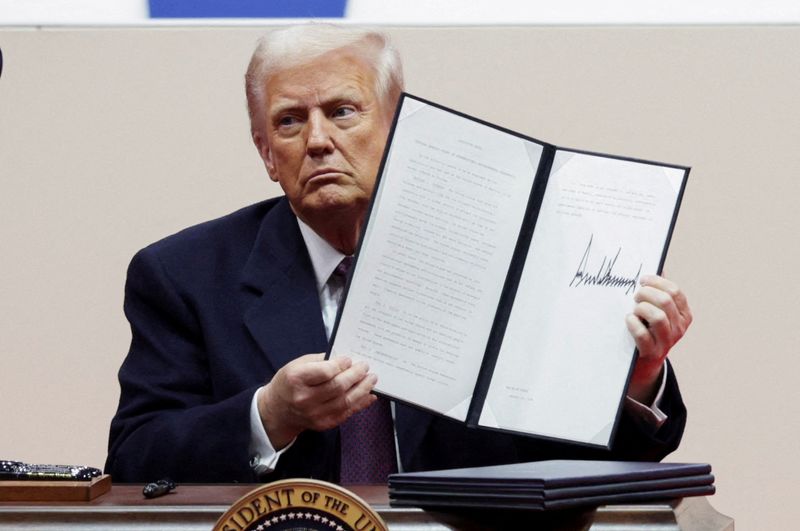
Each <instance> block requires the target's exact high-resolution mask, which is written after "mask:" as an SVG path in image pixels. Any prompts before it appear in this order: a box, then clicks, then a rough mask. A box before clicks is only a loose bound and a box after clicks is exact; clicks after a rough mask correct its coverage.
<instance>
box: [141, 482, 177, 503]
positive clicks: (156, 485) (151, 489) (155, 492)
mask: <svg viewBox="0 0 800 531" xmlns="http://www.w3.org/2000/svg"><path fill="white" fill-rule="evenodd" d="M173 490H175V483H174V482H173V481H172V480H170V479H159V480H158V481H155V482H153V483H148V484H147V485H145V486H144V488H143V489H142V494H144V497H145V498H148V499H150V498H158V497H159V496H163V495H165V494H168V493H169V492H170V491H173Z"/></svg>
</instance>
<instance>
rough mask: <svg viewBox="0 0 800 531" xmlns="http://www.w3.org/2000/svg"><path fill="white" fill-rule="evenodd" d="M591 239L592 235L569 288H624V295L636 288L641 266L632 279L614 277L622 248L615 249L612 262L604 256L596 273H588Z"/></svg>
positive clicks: (640, 265)
mask: <svg viewBox="0 0 800 531" xmlns="http://www.w3.org/2000/svg"><path fill="white" fill-rule="evenodd" d="M593 238H594V234H592V235H591V236H589V244H588V245H587V246H586V250H585V251H584V252H583V257H582V258H581V261H580V263H579V264H578V270H577V271H576V272H575V276H574V277H572V281H571V282H570V283H569V285H570V287H575V288H577V287H579V286H603V287H608V288H624V289H625V295H627V294H628V293H630V292H631V290H632V289H634V288H635V287H636V284H637V283H638V282H639V274H640V273H641V272H642V264H639V270H638V271H636V274H635V275H634V276H633V277H624V276H619V275H615V274H614V266H615V265H616V263H617V258H619V254H620V253H621V252H622V246H620V247H619V249H617V254H616V255H614V258H613V260H609V259H608V256H604V257H603V261H602V262H601V263H600V267H599V268H597V273H595V274H591V273H589V272H588V271H587V270H588V269H589V252H590V251H591V250H592V239H593Z"/></svg>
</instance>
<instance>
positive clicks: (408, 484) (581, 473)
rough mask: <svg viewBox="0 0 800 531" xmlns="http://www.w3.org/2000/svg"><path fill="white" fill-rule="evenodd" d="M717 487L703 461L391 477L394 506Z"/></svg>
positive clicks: (564, 464)
mask: <svg viewBox="0 0 800 531" xmlns="http://www.w3.org/2000/svg"><path fill="white" fill-rule="evenodd" d="M713 493H714V476H713V475H712V474H711V466H710V465H708V464H702V463H642V462H625V461H566V460H558V461H538V462H532V463H520V464H513V465H501V466H492V467H481V468H463V469H454V470H440V471H431V472H413V473H405V474H393V475H392V476H390V477H389V497H390V500H391V503H392V505H396V506H421V507H426V506H431V507H471V508H497V509H526V510H550V509H566V508H572V507H580V506H588V505H602V504H608V503H635V502H642V501H652V500H658V499H673V498H682V497H686V496H706V495H710V494H713Z"/></svg>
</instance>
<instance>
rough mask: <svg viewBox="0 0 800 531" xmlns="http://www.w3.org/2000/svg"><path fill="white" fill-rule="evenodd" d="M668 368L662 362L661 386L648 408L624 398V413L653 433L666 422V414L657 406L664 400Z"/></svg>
mask: <svg viewBox="0 0 800 531" xmlns="http://www.w3.org/2000/svg"><path fill="white" fill-rule="evenodd" d="M668 370H669V366H668V365H667V362H666V360H665V361H664V370H662V371H661V375H662V376H661V386H660V387H659V388H658V393H656V397H655V399H653V403H652V404H650V405H649V406H647V405H645V404H642V403H641V402H639V401H638V400H634V399H633V398H631V397H629V396H626V397H625V411H627V412H628V413H629V414H630V415H632V416H633V417H634V418H635V419H636V420H638V421H639V422H640V423H641V424H643V425H645V426H647V427H649V428H651V429H652V430H653V431H656V430H658V428H660V427H661V425H662V424H664V423H665V422H666V421H667V414H666V413H664V412H663V411H661V409H660V408H659V406H660V405H661V400H662V398H664V389H666V387H667V371H668Z"/></svg>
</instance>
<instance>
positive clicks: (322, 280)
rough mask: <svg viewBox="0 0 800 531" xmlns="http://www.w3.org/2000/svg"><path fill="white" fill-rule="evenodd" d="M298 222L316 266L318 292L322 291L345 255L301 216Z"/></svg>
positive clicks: (315, 274) (309, 254) (312, 262)
mask: <svg viewBox="0 0 800 531" xmlns="http://www.w3.org/2000/svg"><path fill="white" fill-rule="evenodd" d="M297 224H298V225H299V226H300V233H301V234H302V235H303V241H305V243H306V249H308V256H309V257H311V266H312V267H313V268H314V276H315V277H316V279H317V292H318V293H322V288H324V287H325V284H327V283H328V279H329V278H330V276H331V273H333V270H334V269H336V266H338V265H339V262H341V261H342V258H344V256H345V255H343V254H342V253H340V252H339V251H337V250H336V249H334V248H333V246H331V244H329V243H328V242H327V241H325V239H324V238H323V237H322V236H320V235H319V234H317V233H316V232H314V229H312V228H311V227H309V226H308V225H306V224H305V223H304V222H303V220H301V219H300V218H297Z"/></svg>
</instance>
